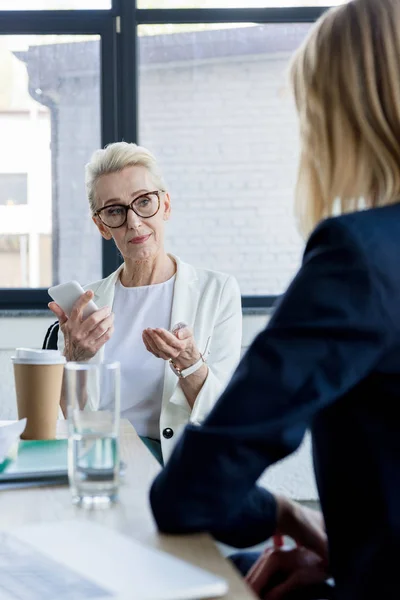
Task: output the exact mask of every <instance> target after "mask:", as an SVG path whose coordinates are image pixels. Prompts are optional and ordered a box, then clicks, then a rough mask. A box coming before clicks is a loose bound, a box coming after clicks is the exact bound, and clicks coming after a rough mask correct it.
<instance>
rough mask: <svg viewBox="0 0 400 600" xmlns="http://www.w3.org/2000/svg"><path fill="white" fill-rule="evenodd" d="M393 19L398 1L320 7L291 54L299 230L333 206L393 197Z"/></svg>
mask: <svg viewBox="0 0 400 600" xmlns="http://www.w3.org/2000/svg"><path fill="white" fill-rule="evenodd" d="M399 23H400V1H399V0H352V1H350V2H349V3H348V4H345V5H344V6H340V7H338V8H334V9H331V10H330V11H328V13H326V15H325V16H323V17H322V18H321V20H320V21H319V22H318V23H317V25H316V26H315V27H314V28H313V30H312V31H311V33H310V35H309V37H308V39H307V40H306V41H305V43H304V44H303V46H302V47H301V48H300V49H299V50H298V52H297V53H296V54H295V56H294V59H293V62H292V67H291V78H292V84H293V89H294V95H295V101H296V105H297V109H298V113H299V120H300V139H301V155H300V164H299V173H298V181H297V189H296V215H297V218H298V222H299V226H300V229H301V231H302V233H303V234H304V235H308V234H309V233H310V232H311V230H312V229H313V228H314V227H315V225H317V223H318V222H319V221H320V220H321V219H324V218H326V217H329V216H332V215H334V214H335V213H337V212H351V211H355V210H359V209H360V208H372V207H377V206H384V205H386V204H392V203H395V202H398V201H399V200H400V27H399Z"/></svg>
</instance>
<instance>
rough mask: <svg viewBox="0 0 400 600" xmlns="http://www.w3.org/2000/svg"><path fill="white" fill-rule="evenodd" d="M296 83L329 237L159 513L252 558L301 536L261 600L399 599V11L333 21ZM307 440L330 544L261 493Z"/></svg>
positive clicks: (306, 198)
mask: <svg viewBox="0 0 400 600" xmlns="http://www.w3.org/2000/svg"><path fill="white" fill-rule="evenodd" d="M292 76H293V86H294V92H295V98H296V104H297V109H298V113H299V119H300V133H301V164H300V171H299V183H298V189H297V195H298V216H299V220H300V222H302V224H303V230H304V232H305V233H307V234H308V233H309V232H310V231H311V230H313V229H314V227H315V226H317V227H316V229H314V231H313V232H312V234H311V237H310V238H309V240H308V243H307V247H306V250H305V254H304V260H303V265H302V267H301V269H300V271H299V273H298V275H297V276H296V278H295V279H294V281H293V283H292V284H291V285H290V287H289V289H288V290H287V292H286V294H285V296H284V297H283V299H282V300H281V301H280V303H279V305H278V306H277V308H276V310H275V313H274V316H273V318H272V319H271V321H270V323H269V324H268V326H267V328H266V329H265V330H264V331H263V332H262V333H261V334H260V335H259V336H258V337H257V338H256V340H255V341H254V343H253V345H252V346H251V348H250V349H249V351H248V353H247V354H246V356H245V357H244V358H243V360H242V362H241V364H240V366H239V367H238V369H237V371H236V373H235V375H234V376H233V379H232V381H231V383H230V384H229V385H228V388H227V389H226V391H225V392H224V394H223V395H222V397H221V398H220V400H219V402H218V403H217V405H216V407H215V408H214V410H213V411H212V412H211V414H210V415H209V417H208V418H207V419H206V420H205V422H204V424H203V426H202V427H197V428H196V427H192V426H188V427H187V428H186V430H185V432H184V434H183V436H182V437H181V440H180V442H179V444H178V446H177V447H176V449H175V451H174V453H173V455H172V457H171V458H170V461H169V463H168V465H167V467H166V469H165V470H164V471H163V472H162V473H161V474H160V475H159V476H158V478H157V479H156V481H155V482H154V484H153V487H152V490H151V503H152V507H153V511H154V515H155V518H156V521H157V523H158V525H159V527H160V529H161V530H162V531H164V532H168V533H192V532H198V531H209V532H211V533H213V534H214V535H215V536H216V537H217V538H218V539H220V540H222V541H225V542H227V543H229V544H233V545H236V546H240V547H246V546H251V545H253V544H257V543H259V542H263V541H264V540H266V539H267V538H268V537H270V536H271V535H273V534H288V535H290V536H292V537H293V538H294V539H295V540H296V541H297V542H298V544H299V545H300V546H302V547H303V548H300V549H298V550H294V551H293V552H292V553H291V554H287V553H285V552H281V553H280V555H279V552H278V553H275V555H274V556H275V559H274V560H275V564H276V565H278V566H279V564H280V566H281V567H282V565H284V568H285V569H286V571H285V573H284V577H283V579H284V581H283V582H282V581H281V583H280V585H278V586H276V588H275V589H274V590H273V591H271V590H270V591H265V589H263V586H264V584H265V583H268V581H269V582H271V581H270V579H269V575H268V572H267V570H268V569H271V565H272V564H273V560H272V559H271V555H268V554H267V555H265V556H264V557H263V558H261V559H260V561H259V563H258V564H257V565H256V567H255V570H254V569H253V571H252V572H251V573H250V575H249V577H248V580H249V582H250V583H251V585H252V586H253V589H254V590H255V591H256V592H257V593H258V594H259V595H260V596H261V597H264V598H268V599H269V600H270V599H271V600H272V599H273V600H278V599H279V600H281V599H284V598H289V595H288V594H289V593H292V592H293V591H294V590H295V588H296V587H298V586H300V585H301V583H302V582H303V583H304V582H318V581H319V580H321V579H324V578H325V577H326V576H327V575H328V572H329V573H332V574H333V576H334V579H335V581H336V592H335V598H336V599H337V600H398V599H399V598H400V580H399V558H400V419H399V405H400V2H399V0H353V1H350V2H348V3H347V4H344V5H343V6H340V7H338V8H335V9H332V10H331V11H329V12H328V13H327V15H326V16H324V17H323V18H322V19H321V21H320V22H319V23H318V24H317V25H316V27H315V28H314V29H313V30H312V32H311V34H310V36H309V38H308V39H307V40H306V42H305V44H304V45H303V47H302V48H301V49H300V50H299V51H298V53H297V54H296V56H295V58H294V62H293V67H292ZM338 213H343V215H342V216H336V217H335V216H334V215H338ZM329 217H333V218H329ZM307 428H311V431H312V436H313V447H314V465H315V473H316V478H317V483H318V489H319V493H320V500H321V506H322V511H323V516H324V518H325V524H326V532H327V539H326V536H325V532H324V530H323V528H322V527H321V522H319V521H318V515H316V514H315V513H314V514H313V513H312V512H308V511H306V510H305V509H303V508H302V507H300V506H298V505H296V504H295V503H293V502H290V501H288V500H285V499H283V498H280V497H278V496H275V495H273V494H271V493H269V492H268V491H267V490H265V489H261V488H260V487H258V486H257V484H256V482H257V480H258V478H259V477H260V475H261V474H262V473H263V471H264V470H265V469H266V468H268V466H269V465H271V464H272V463H274V462H276V461H278V460H280V459H281V458H283V457H284V456H286V455H288V454H290V453H292V452H294V451H295V450H296V448H298V446H299V445H300V443H301V441H302V439H303V436H304V433H305V431H306V429H307ZM328 549H329V559H328ZM277 555H279V556H280V557H281V558H280V559H279V558H278V559H277ZM289 560H292V562H291V563H290V564H289V562H288V561H289ZM328 560H329V567H328V566H327V565H328ZM271 561H272V562H271ZM296 561H297V562H296ZM280 574H281V575H282V569H281V572H280ZM290 597H291V598H292V596H290ZM314 597H315V596H314ZM316 597H317V598H322V597H326V596H321V595H318V596H316Z"/></svg>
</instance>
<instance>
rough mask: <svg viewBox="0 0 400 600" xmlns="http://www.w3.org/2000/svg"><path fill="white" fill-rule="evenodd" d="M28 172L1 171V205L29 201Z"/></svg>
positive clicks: (13, 204) (12, 204)
mask: <svg viewBox="0 0 400 600" xmlns="http://www.w3.org/2000/svg"><path fill="white" fill-rule="evenodd" d="M27 182H28V176H27V174H26V173H0V205H3V206H15V205H16V204H26V203H27V201H28V185H27Z"/></svg>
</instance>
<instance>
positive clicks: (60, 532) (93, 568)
mask: <svg viewBox="0 0 400 600" xmlns="http://www.w3.org/2000/svg"><path fill="white" fill-rule="evenodd" d="M227 591H228V585H227V582H226V581H225V580H224V579H222V578H221V577H218V576H216V575H214V574H212V573H209V572H207V571H204V570H203V569H200V568H198V567H195V566H193V565H191V564H189V563H187V562H184V561H182V560H180V559H177V558H175V557H174V556H172V555H169V554H167V553H165V552H161V551H159V550H155V549H153V548H150V547H147V546H145V545H142V544H140V543H138V542H136V541H134V540H132V539H131V538H129V537H127V536H125V535H122V534H120V533H117V532H115V531H114V530H112V529H109V528H107V527H104V526H103V525H99V524H97V523H93V522H88V521H83V520H74V521H61V522H55V523H42V524H38V525H28V526H23V527H21V528H18V529H13V530H12V531H0V598H3V597H7V600H8V599H10V600H11V599H14V598H15V600H17V599H18V600H25V599H26V600H31V599H32V598H40V600H54V598H57V600H84V599H89V598H90V599H91V600H112V599H115V600H128V599H130V600H200V599H202V598H217V597H219V596H223V595H225V594H226V593H227Z"/></svg>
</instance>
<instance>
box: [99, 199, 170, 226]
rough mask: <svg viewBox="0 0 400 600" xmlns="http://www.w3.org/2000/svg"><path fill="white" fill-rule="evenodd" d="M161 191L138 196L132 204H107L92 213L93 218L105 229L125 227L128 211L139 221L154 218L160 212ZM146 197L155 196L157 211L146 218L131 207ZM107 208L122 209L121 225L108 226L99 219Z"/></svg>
mask: <svg viewBox="0 0 400 600" xmlns="http://www.w3.org/2000/svg"><path fill="white" fill-rule="evenodd" d="M162 191H163V190H154V192H146V193H145V194H141V195H140V196H138V197H137V198H135V199H134V200H132V202H131V203H130V204H108V205H107V206H103V208H101V209H100V210H97V211H96V212H95V213H94V216H95V217H99V219H100V221H101V222H102V223H103V225H105V226H106V227H108V228H109V229H119V228H120V227H123V226H124V225H125V223H126V222H127V220H128V210H132V211H133V212H134V213H135V215H137V216H138V217H140V218H141V219H151V218H152V217H154V216H155V215H156V214H157V213H158V211H159V210H160V205H161V202H160V194H161V192H162ZM147 196H157V200H158V206H157V210H156V211H155V212H154V213H153V214H152V215H149V216H148V217H144V216H143V215H140V214H139V213H138V212H137V211H136V210H135V209H134V208H133V205H134V204H135V202H137V201H138V200H140V199H141V198H146V197H147ZM109 208H123V209H124V211H125V219H124V220H123V222H122V223H121V225H108V224H107V223H105V222H104V221H103V219H102V218H101V213H102V212H103V211H104V210H106V209H109Z"/></svg>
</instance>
